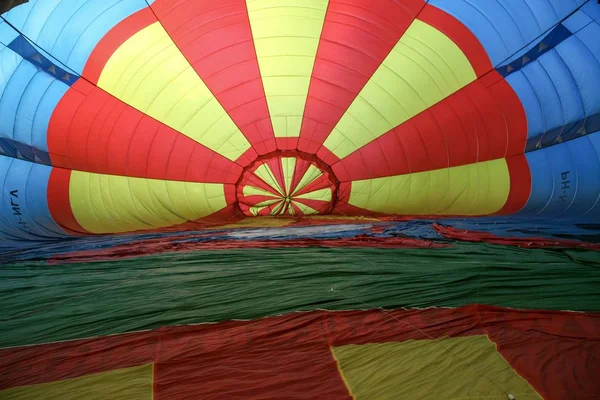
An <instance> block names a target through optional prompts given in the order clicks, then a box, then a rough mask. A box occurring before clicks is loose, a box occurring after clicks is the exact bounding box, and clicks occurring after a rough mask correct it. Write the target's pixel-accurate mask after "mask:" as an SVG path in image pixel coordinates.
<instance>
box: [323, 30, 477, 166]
mask: <svg viewBox="0 0 600 400" xmlns="http://www.w3.org/2000/svg"><path fill="white" fill-rule="evenodd" d="M475 79H476V74H475V71H474V70H473V67H472V66H471V64H470V63H469V60H468V59H467V57H466V56H465V55H464V54H463V52H462V51H461V50H460V48H459V47H458V46H457V45H456V44H455V43H454V42H453V41H452V40H451V39H449V38H448V37H447V36H446V35H444V34H443V33H442V32H440V31H438V30H437V29H435V28H434V27H432V26H430V25H428V24H426V23H425V22H422V21H419V20H415V21H413V23H412V24H411V26H410V27H409V28H408V30H407V31H406V33H405V34H404V35H403V36H402V38H401V39H400V41H399V42H398V43H397V44H396V46H395V47H394V48H393V50H392V51H391V53H390V54H389V55H388V57H387V58H386V59H385V60H384V62H383V63H382V64H381V65H380V66H379V68H378V69H377V71H376V72H375V74H374V75H373V76H372V77H371V79H370V80H369V82H368V83H367V84H366V86H365V87H364V88H363V89H362V91H361V92H360V94H359V95H358V97H357V98H356V99H355V100H354V102H353V103H352V104H351V105H350V107H349V108H348V110H347V111H346V113H345V114H344V116H343V117H342V118H341V119H340V121H339V122H338V124H337V125H336V127H335V128H334V130H333V131H332V133H331V134H330V135H329V137H328V138H327V140H326V141H325V147H327V148H328V149H329V150H330V151H332V152H333V153H334V154H335V155H336V156H338V157H339V158H344V157H346V156H347V155H348V154H350V153H352V152H354V151H355V150H357V149H359V148H361V147H362V146H364V145H365V144H367V143H369V142H371V141H373V140H375V139H377V138H378V137H380V136H381V135H383V134H384V133H386V132H388V131H389V130H391V129H393V128H395V127H396V126H398V125H400V124H402V123H403V122H405V121H407V120H409V119H410V118H412V117H414V116H415V115H417V114H419V113H420V112H422V111H423V110H426V109H427V108H429V107H431V106H432V105H434V104H435V103H437V102H439V101H440V100H442V99H444V98H445V97H447V96H449V95H450V94H452V93H454V92H455V91H457V90H459V89H460V88H462V87H464V86H465V85H467V84H469V83H470V82H472V81H474V80H475Z"/></svg>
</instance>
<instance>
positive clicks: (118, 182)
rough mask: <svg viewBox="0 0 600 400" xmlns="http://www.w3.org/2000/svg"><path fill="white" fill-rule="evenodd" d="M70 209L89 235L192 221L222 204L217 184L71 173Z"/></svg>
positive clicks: (219, 207)
mask: <svg viewBox="0 0 600 400" xmlns="http://www.w3.org/2000/svg"><path fill="white" fill-rule="evenodd" d="M69 196H70V200H71V209H72V210H73V214H74V215H75V219H76V220H77V222H79V224H80V225H81V226H82V227H83V228H84V229H86V230H87V231H89V232H92V233H116V232H129V231H134V230H141V229H153V228H161V227H167V226H171V225H176V224H180V223H183V222H186V221H191V220H196V219H198V218H202V217H206V216H208V215H210V214H213V213H215V212H217V211H219V210H221V209H223V208H225V207H226V206H227V204H226V200H225V192H224V187H223V185H222V184H216V183H190V182H176V181H162V180H156V179H144V178H132V177H125V176H116V175H103V174H94V173H88V172H81V171H73V172H72V173H71V181H70V184H69Z"/></svg>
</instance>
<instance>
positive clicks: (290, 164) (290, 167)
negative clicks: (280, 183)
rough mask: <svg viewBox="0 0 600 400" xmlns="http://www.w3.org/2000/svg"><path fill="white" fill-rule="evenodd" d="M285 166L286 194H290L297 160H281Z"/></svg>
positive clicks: (288, 158)
mask: <svg viewBox="0 0 600 400" xmlns="http://www.w3.org/2000/svg"><path fill="white" fill-rule="evenodd" d="M281 164H282V166H283V180H284V181H285V193H286V194H287V195H289V194H290V190H291V186H292V179H293V178H294V171H295V170H296V159H295V158H293V157H284V158H282V159H281Z"/></svg>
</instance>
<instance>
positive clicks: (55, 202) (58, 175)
mask: <svg viewBox="0 0 600 400" xmlns="http://www.w3.org/2000/svg"><path fill="white" fill-rule="evenodd" d="M70 181H71V171H70V170H68V169H62V168H52V172H51V173H50V179H49V181H48V195H47V196H48V208H49V209H50V214H51V215H52V219H54V222H56V224H57V225H58V226H60V227H61V228H62V229H63V230H64V231H66V232H67V233H70V234H71V235H80V234H86V233H87V231H86V230H85V229H83V227H82V226H81V225H79V222H77V220H76V219H75V215H74V214H73V210H72V209H71V199H70V198H69V183H70Z"/></svg>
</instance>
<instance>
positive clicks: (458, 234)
mask: <svg viewBox="0 0 600 400" xmlns="http://www.w3.org/2000/svg"><path fill="white" fill-rule="evenodd" d="M433 227H434V228H435V230H436V231H438V232H439V233H440V234H441V235H442V236H444V237H445V238H447V239H453V240H463V241H467V242H484V243H491V244H500V245H504V246H516V247H527V248H547V247H555V248H578V249H586V250H597V251H600V243H587V242H580V241H578V240H571V239H550V238H544V237H502V236H496V235H494V234H493V233H489V232H481V231H465V230H463V229H456V228H453V227H451V226H444V225H439V224H437V223H436V224H433Z"/></svg>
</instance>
